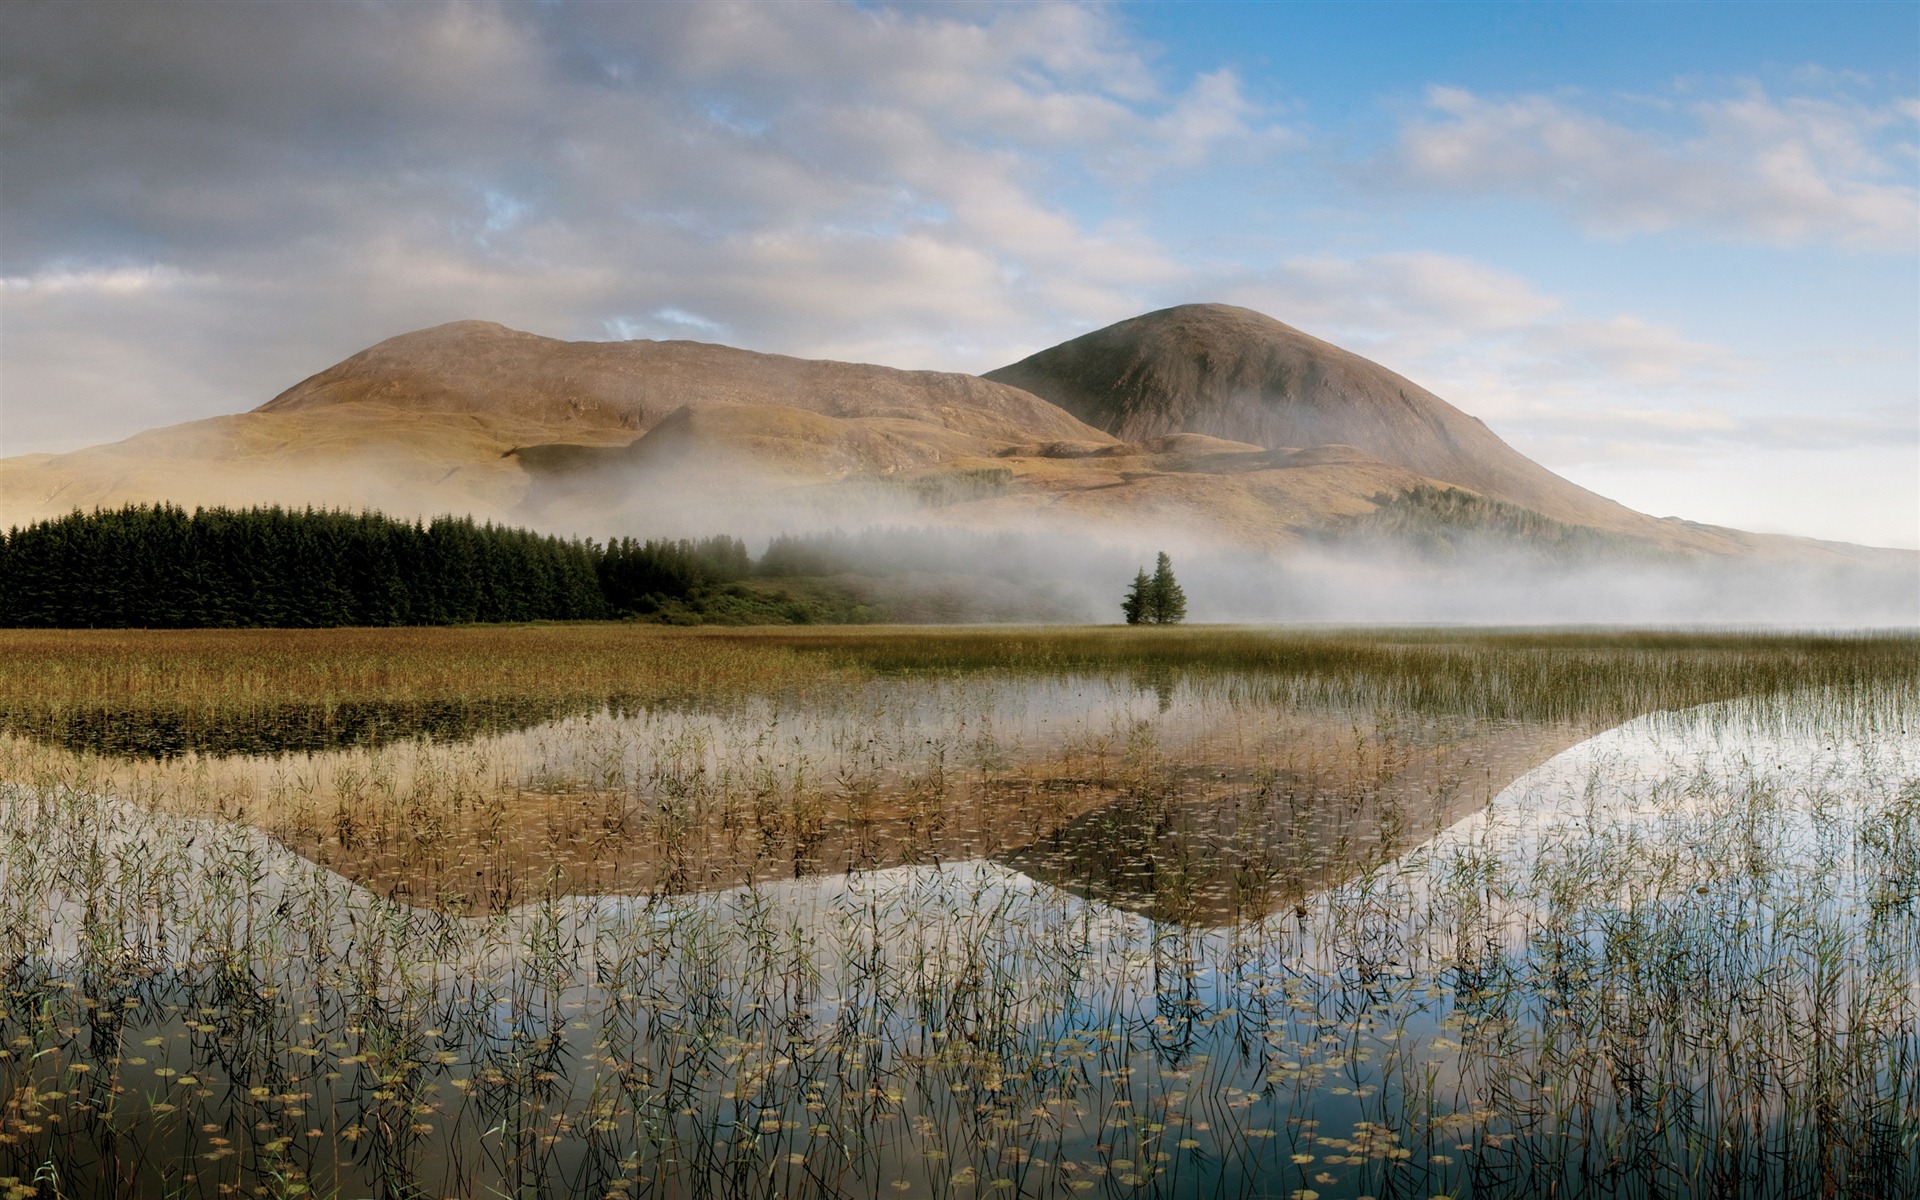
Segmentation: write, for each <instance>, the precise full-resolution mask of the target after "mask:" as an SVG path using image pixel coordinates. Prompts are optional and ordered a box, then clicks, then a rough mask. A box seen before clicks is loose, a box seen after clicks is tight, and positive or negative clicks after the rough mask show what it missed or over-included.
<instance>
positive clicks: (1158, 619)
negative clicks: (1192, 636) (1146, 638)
mask: <svg viewBox="0 0 1920 1200" xmlns="http://www.w3.org/2000/svg"><path fill="white" fill-rule="evenodd" d="M1120 611H1121V612H1122V613H1123V614H1125V616H1126V618H1127V624H1129V625H1141V624H1146V625H1174V624H1178V623H1179V622H1181V621H1183V620H1185V619H1186V616H1187V593H1186V592H1185V591H1184V590H1182V589H1181V587H1180V584H1179V582H1178V581H1177V580H1175V579H1174V577H1173V562H1172V561H1171V560H1170V559H1168V558H1167V555H1166V552H1165V551H1162V552H1161V554H1160V558H1159V561H1158V562H1156V563H1155V564H1154V568H1153V574H1152V575H1148V574H1147V572H1146V570H1145V569H1144V568H1143V569H1142V570H1141V571H1140V573H1139V574H1138V575H1135V576H1134V577H1133V586H1132V587H1131V588H1129V589H1128V590H1127V595H1126V599H1124V600H1122V601H1121V602H1120Z"/></svg>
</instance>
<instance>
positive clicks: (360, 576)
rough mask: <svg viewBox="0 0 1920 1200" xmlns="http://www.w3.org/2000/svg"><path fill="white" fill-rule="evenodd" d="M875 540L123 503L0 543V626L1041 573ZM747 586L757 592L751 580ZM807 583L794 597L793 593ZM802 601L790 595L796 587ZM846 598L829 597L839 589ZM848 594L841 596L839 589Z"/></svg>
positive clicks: (1006, 557) (490, 605)
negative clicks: (609, 530)
mask: <svg viewBox="0 0 1920 1200" xmlns="http://www.w3.org/2000/svg"><path fill="white" fill-rule="evenodd" d="M918 534H919V536H916V534H915V531H908V530H881V531H869V532H867V533H865V534H859V535H849V534H845V533H837V532H836V533H832V534H813V535H799V536H795V535H789V536H783V537H778V538H775V539H774V540H773V541H772V542H771V543H770V544H769V545H768V547H767V550H766V553H764V554H763V555H761V557H760V559H759V561H758V562H755V561H754V559H753V558H752V557H751V556H750V555H749V554H748V552H747V547H746V544H745V543H743V542H742V541H740V539H738V538H733V537H711V538H705V539H702V540H698V541H689V540H671V539H651V540H646V541H641V540H638V539H635V538H626V537H623V538H614V539H611V540H609V541H608V542H606V543H604V544H601V543H597V542H594V541H591V540H586V539H578V538H573V539H569V538H561V537H555V536H552V535H548V534H540V533H534V532H531V531H529V530H525V529H516V528H512V527H510V526H502V525H495V524H492V523H484V524H483V523H480V522H476V521H475V520H473V519H472V518H470V517H440V518H437V519H435V520H433V521H430V522H422V521H402V520H395V519H393V518H391V517H387V516H383V515H381V514H379V513H372V512H368V513H348V512H340V511H334V510H314V509H288V508H281V507H277V506H275V507H257V508H244V509H229V508H201V509H195V510H194V511H192V512H188V511H186V510H185V509H183V508H180V507H178V506H177V505H172V504H155V505H137V504H136V505H127V506H125V507H123V508H118V509H100V510H96V511H94V512H92V513H81V512H74V513H71V514H69V515H67V516H63V517H56V518H52V519H49V520H43V521H37V522H35V523H33V524H31V525H27V526H24V527H18V528H14V529H12V530H9V531H7V532H6V533H4V534H0V626H8V627H34V628H178V629H187V628H222V627H282V628H314V627H324V626H335V625H452V624H469V623H482V622H504V621H576V620H605V619H617V618H622V617H638V618H642V619H646V620H657V621H668V622H672V623H721V624H742V623H744V624H764V623H803V624H804V623H810V622H816V621H827V622H845V621H856V622H857V621H871V620H875V619H878V618H880V617H882V616H884V615H885V614H884V613H883V612H881V611H878V610H875V609H873V608H871V607H869V606H867V605H866V604H864V603H863V602H861V601H859V599H858V592H857V589H855V590H848V589H846V588H841V587H840V585H839V584H838V583H837V582H833V581H835V580H836V579H838V578H843V577H846V576H849V575H856V574H863V573H864V574H871V573H876V572H877V573H882V574H885V573H898V572H914V571H922V572H925V571H932V572H940V571H946V572H959V573H962V574H964V575H967V576H969V577H978V576H981V575H983V574H995V573H1000V574H1006V575H1008V576H1010V577H1022V576H1027V575H1029V574H1030V573H1031V572H1032V571H1034V570H1037V569H1038V566H1037V564H1035V563H1033V562H1031V561H1029V559H1030V557H1031V556H1030V554H1029V555H1023V554H1021V553H1019V552H1018V551H1019V549H1020V547H1019V546H1018V545H1017V544H1015V543H1012V542H1009V541H1007V540H1006V539H1005V538H993V537H983V536H982V535H963V534H960V533H956V532H953V531H938V530H934V531H924V530H923V531H918ZM750 577H757V578H758V579H759V582H757V583H751V584H750V583H747V582H746V581H747V580H748V579H749V578H750ZM806 579H813V580H816V581H822V582H814V583H806V582H799V583H796V584H793V585H788V584H786V583H783V581H785V580H799V581H804V580H806ZM795 588H797V590H794V589H795ZM836 589H838V590H836ZM842 592H844V593H845V594H842ZM1185 611H1186V599H1185V596H1184V595H1183V594H1182V593H1181V591H1180V588H1179V585H1178V584H1177V583H1174V582H1173V576H1172V570H1171V568H1170V567H1169V566H1168V564H1167V558H1166V555H1164V554H1163V555H1161V556H1160V562H1159V566H1158V569H1157V570H1156V572H1155V573H1154V574H1153V575H1152V576H1148V575H1147V573H1146V572H1144V571H1142V572H1141V574H1140V577H1139V578H1138V579H1137V580H1135V583H1134V588H1133V591H1132V593H1131V594H1130V595H1129V597H1128V599H1127V602H1126V605H1125V612H1126V617H1127V620H1128V621H1129V622H1132V623H1140V622H1148V623H1167V622H1173V621H1178V620H1180V619H1181V618H1182V617H1183V616H1184V615H1185Z"/></svg>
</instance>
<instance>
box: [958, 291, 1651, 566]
mask: <svg viewBox="0 0 1920 1200" xmlns="http://www.w3.org/2000/svg"><path fill="white" fill-rule="evenodd" d="M986 378H988V379H993V380H997V381H999V382H1001V383H1005V384H1010V385H1012V386H1013V387H1017V388H1022V389H1025V390H1026V391H1029V392H1032V393H1033V394H1034V395H1036V396H1041V397H1044V398H1046V399H1048V400H1051V401H1052V402H1053V403H1055V404H1058V405H1059V406H1060V407H1062V408H1064V409H1066V410H1067V411H1068V412H1070V413H1072V414H1073V415H1075V416H1076V417H1079V418H1080V419H1081V420H1083V421H1085V422H1087V423H1088V424H1090V425H1093V426H1096V427H1097V428H1100V429H1103V430H1105V431H1106V432H1108V433H1110V434H1112V435H1114V436H1115V437H1118V438H1122V439H1125V440H1127V441H1142V440H1145V439H1147V438H1151V437H1158V436H1161V435H1164V434H1170V433H1203V434H1209V435H1211V436H1213V437H1218V438H1227V439H1230V440H1233V441H1238V442H1251V443H1253V444H1254V445H1257V446H1264V447H1267V448H1269V449H1279V448H1281V447H1286V446H1321V445H1326V444H1329V443H1342V444H1345V445H1349V446H1354V447H1357V448H1359V449H1361V450H1364V451H1366V452H1367V453H1368V454H1371V455H1373V456H1374V457H1376V458H1378V459H1380V460H1381V461H1383V462H1386V463H1390V464H1392V465H1394V466H1398V467H1403V468H1405V469H1407V470H1409V471H1412V472H1414V473H1415V474H1418V475H1424V476H1426V477H1428V478H1431V479H1437V480H1443V481H1445V482H1447V483H1451V484H1454V485H1456V486H1459V487H1465V488H1470V489H1472V490H1474V491H1476V492H1480V493H1482V494H1484V495H1488V496H1492V497H1495V498H1496V499H1501V500H1507V501H1510V502H1512V503H1515V504H1520V505H1524V506H1526V507H1528V508H1531V509H1534V510H1536V511H1538V512H1541V513H1544V514H1546V515H1547V516H1550V517H1553V518H1555V519H1556V520H1561V521H1573V522H1579V523H1582V524H1588V525H1595V526H1598V527H1600V528H1603V529H1611V530H1616V531H1620V532H1633V533H1644V532H1649V528H1650V526H1652V525H1653V524H1654V522H1652V521H1651V520H1650V519H1649V518H1648V517H1646V516H1644V515H1642V514H1640V513H1637V512H1634V511H1632V510H1631V509H1628V508H1626V507H1624V506H1623V505H1620V504H1616V503H1614V502H1613V501H1611V500H1608V499H1606V498H1605V497H1603V496H1597V495H1595V494H1594V493H1592V492H1589V491H1587V490H1586V489H1585V488H1582V487H1579V486H1577V485H1575V484H1572V483H1569V482H1568V481H1566V480H1564V479H1562V478H1560V477H1559V476H1558V475H1555V474H1554V473H1553V472H1551V471H1549V470H1547V469H1546V468H1544V467H1542V466H1540V465H1539V464H1538V463H1535V462H1533V461H1532V460H1531V459H1528V458H1527V457H1525V456H1524V455H1522V454H1521V453H1520V452H1519V451H1517V450H1515V449H1513V447H1511V446H1509V445H1507V444H1506V443H1505V442H1503V441H1501V440H1500V439H1499V438H1498V437H1495V436H1494V434H1493V432H1492V431H1491V430H1489V429H1488V428H1487V427H1486V426H1485V425H1484V424H1482V423H1481V422H1480V421H1479V420H1478V419H1477V418H1474V417H1470V416H1468V415H1467V414H1466V413H1463V412H1461V411H1460V410H1459V409H1457V408H1455V407H1453V405H1451V404H1448V403H1447V402H1446V401H1444V400H1442V399H1440V397H1438V396H1436V395H1434V394H1433V393H1432V392H1429V391H1427V390H1426V389H1425V388H1423V387H1421V386H1420V385H1418V384H1416V383H1413V382H1412V381H1410V380H1408V379H1405V378H1402V377H1401V376H1399V375H1396V374H1394V373H1393V372H1392V371H1389V370H1388V369H1387V368H1385V367H1383V366H1381V365H1380V364H1378V363H1375V362H1371V361H1369V360H1367V359H1364V358H1361V357H1360V356H1359V355H1357V354H1352V353H1349V352H1347V351H1345V350H1342V349H1340V347H1338V346H1335V345H1332V344H1330V343H1328V342H1323V341H1321V340H1320V339H1319V338H1315V337H1309V336H1308V335H1306V334H1304V333H1301V332H1300V331H1299V330H1297V329H1294V328H1293V327H1291V326H1289V325H1283V324H1281V323H1280V322H1278V321H1276V320H1274V319H1273V318H1272V317H1268V316H1263V315H1261V314H1260V313H1257V312H1254V311H1252V310H1251V309H1245V308H1235V307H1232V306H1231V305H1225V304H1187V305H1182V306H1180V307H1178V308H1168V309H1162V310H1161V311H1159V312H1152V313H1148V314H1146V315H1145V316H1140V317H1134V318H1132V319H1131V320H1127V321H1122V322H1120V323H1119V324H1117V325H1109V326H1107V327H1106V328H1105V329H1100V330H1096V331H1095V332H1093V333H1089V334H1086V335H1085V336H1083V337H1077V338H1074V339H1073V340H1072V341H1070V342H1065V343H1062V344H1061V345H1058V346H1055V347H1053V348H1052V349H1050V350H1042V351H1041V352H1040V353H1038V354H1035V355H1033V356H1032V357H1030V358H1025V359H1022V360H1021V361H1019V362H1017V363H1014V364H1013V365H1012V366H1007V367H1001V368H1000V369H999V370H997V371H989V372H987V374H986Z"/></svg>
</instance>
